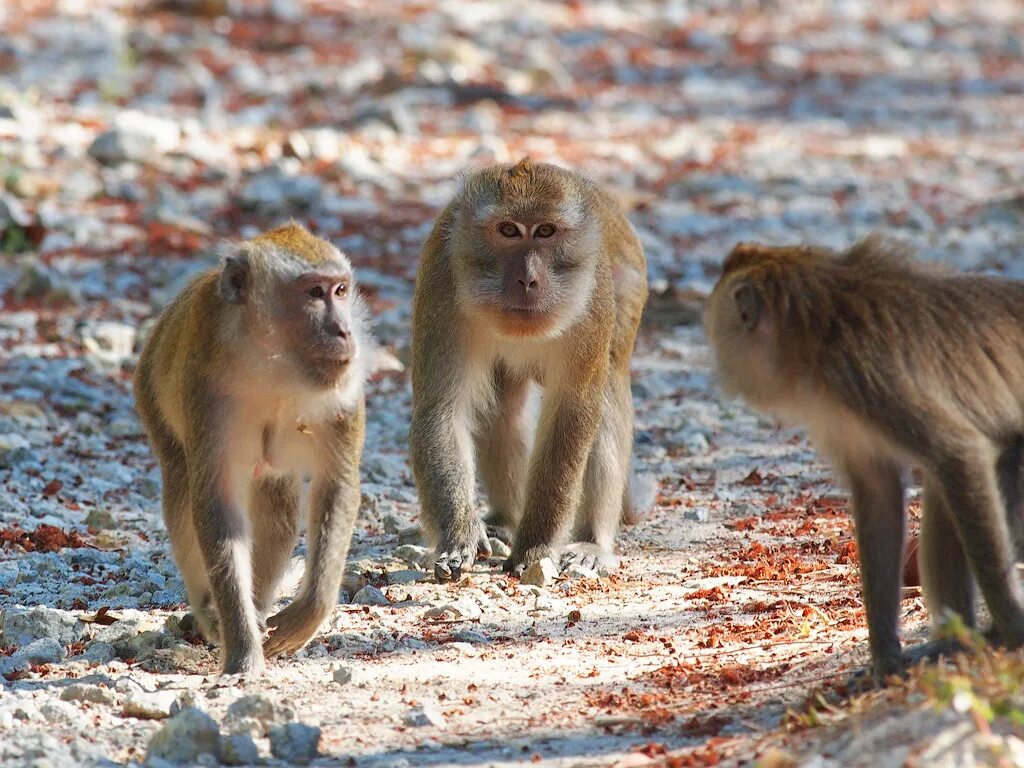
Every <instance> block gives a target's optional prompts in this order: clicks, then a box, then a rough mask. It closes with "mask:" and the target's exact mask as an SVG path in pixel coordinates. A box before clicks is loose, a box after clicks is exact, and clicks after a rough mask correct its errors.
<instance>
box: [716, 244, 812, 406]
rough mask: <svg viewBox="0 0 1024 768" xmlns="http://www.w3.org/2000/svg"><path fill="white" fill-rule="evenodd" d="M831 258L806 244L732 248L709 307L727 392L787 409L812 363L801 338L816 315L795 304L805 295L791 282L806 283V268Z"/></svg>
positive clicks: (719, 371) (718, 366)
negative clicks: (807, 314) (803, 279)
mask: <svg viewBox="0 0 1024 768" xmlns="http://www.w3.org/2000/svg"><path fill="white" fill-rule="evenodd" d="M830 256H831V254H830V252H829V251H826V250H824V249H819V248H811V247H806V246H799V247H785V246H768V245H760V244H756V243H740V244H738V245H737V246H736V247H735V248H733V250H732V252H731V253H730V254H729V256H728V257H727V258H726V260H725V263H724V264H723V266H722V276H721V277H720V278H719V280H718V283H717V284H716V285H715V287H714V289H713V290H712V292H711V296H710V297H709V298H708V303H707V307H706V309H705V311H704V328H705V330H706V332H707V336H708V342H709V343H710V345H711V349H712V352H713V353H714V358H715V369H716V373H717V375H718V378H719V380H720V382H721V384H722V388H723V389H724V390H725V391H726V392H727V393H729V394H730V395H739V396H742V397H744V398H745V399H747V400H748V401H749V402H750V403H751V404H752V405H754V406H755V407H760V408H763V409H765V410H771V411H780V410H785V403H786V402H787V401H788V400H789V398H790V397H791V396H793V395H795V394H796V391H795V390H797V389H798V388H799V387H801V386H802V385H803V384H804V383H805V382H803V381H801V380H798V378H799V377H800V376H802V375H804V374H805V373H806V372H807V371H808V370H810V369H812V365H813V360H810V359H807V357H808V355H809V354H811V353H813V349H812V348H811V347H810V346H809V345H808V344H806V343H804V341H803V340H802V339H803V337H804V336H806V334H805V333H804V331H805V330H806V324H805V323H806V321H807V320H808V319H809V318H807V317H802V316H801V315H803V314H805V313H804V310H803V308H801V307H799V306H796V305H794V304H792V303H791V302H790V300H789V298H788V297H789V296H793V295H800V294H799V293H796V292H794V291H792V290H790V288H791V286H790V285H788V283H791V282H792V281H794V280H796V281H800V280H801V273H802V271H803V270H807V269H812V268H813V267H814V265H815V264H817V263H820V262H821V261H822V260H824V259H827V258H830ZM807 298H808V300H812V298H811V297H810V296H808V297H807ZM795 356H800V358H801V359H800V360H796V359H795Z"/></svg>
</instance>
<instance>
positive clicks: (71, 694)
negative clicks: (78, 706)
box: [60, 683, 117, 705]
mask: <svg viewBox="0 0 1024 768" xmlns="http://www.w3.org/2000/svg"><path fill="white" fill-rule="evenodd" d="M60 698H61V700H62V701H88V702H90V703H92V704H107V705H112V704H114V702H115V701H116V700H117V697H116V696H115V695H114V692H113V691H112V690H110V689H109V688H104V687H103V686H100V685H85V684H84V683H75V684H73V685H69V686H68V687H67V688H65V689H64V690H63V691H61V692H60Z"/></svg>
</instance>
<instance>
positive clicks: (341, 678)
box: [331, 667, 352, 685]
mask: <svg viewBox="0 0 1024 768" xmlns="http://www.w3.org/2000/svg"><path fill="white" fill-rule="evenodd" d="M331 678H332V679H333V680H334V682H336V683H338V684H339V685H346V684H347V683H351V682H352V670H351V669H349V668H348V667H336V668H335V669H334V671H333V672H332V673H331Z"/></svg>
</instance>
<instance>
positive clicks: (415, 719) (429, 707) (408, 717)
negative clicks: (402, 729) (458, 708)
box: [402, 702, 448, 728]
mask: <svg viewBox="0 0 1024 768" xmlns="http://www.w3.org/2000/svg"><path fill="white" fill-rule="evenodd" d="M402 722H403V723H404V724H405V725H407V726H409V727H410V728H422V727H424V726H428V725H432V726H434V727H435V728H444V727H445V726H446V725H448V721H447V720H446V719H445V716H444V713H442V712H441V710H440V708H438V706H437V705H436V704H431V703H429V702H428V703H426V704H421V705H419V706H416V707H413V708H412V709H411V710H410V711H409V712H406V713H405V715H404V716H403V717H402Z"/></svg>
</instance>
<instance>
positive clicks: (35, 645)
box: [14, 637, 67, 664]
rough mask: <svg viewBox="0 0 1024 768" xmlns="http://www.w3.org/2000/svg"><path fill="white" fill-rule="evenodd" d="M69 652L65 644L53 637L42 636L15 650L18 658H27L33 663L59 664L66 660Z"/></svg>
mask: <svg viewBox="0 0 1024 768" xmlns="http://www.w3.org/2000/svg"><path fill="white" fill-rule="evenodd" d="M66 655H67V652H66V651H65V650H64V646H63V645H61V644H60V643H58V642H57V641H56V640H54V639H53V638H52V637H41V638H39V639H38V640H33V641H32V642H31V643H29V644H28V645H23V646H22V647H21V648H19V649H18V650H16V651H15V652H14V658H15V659H17V660H19V661H20V660H22V659H24V660H26V661H28V662H30V663H32V664H57V663H59V662H61V661H63V660H64V657H65V656H66Z"/></svg>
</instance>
